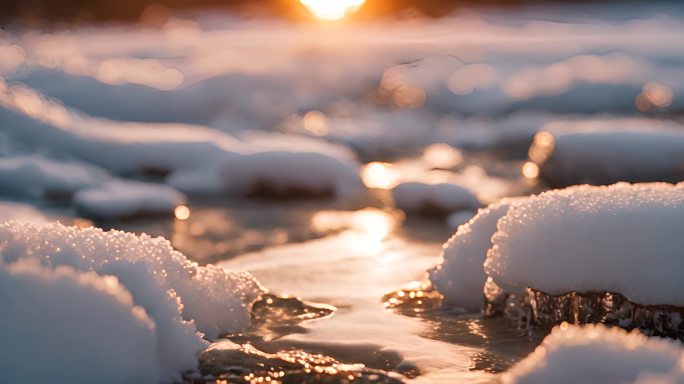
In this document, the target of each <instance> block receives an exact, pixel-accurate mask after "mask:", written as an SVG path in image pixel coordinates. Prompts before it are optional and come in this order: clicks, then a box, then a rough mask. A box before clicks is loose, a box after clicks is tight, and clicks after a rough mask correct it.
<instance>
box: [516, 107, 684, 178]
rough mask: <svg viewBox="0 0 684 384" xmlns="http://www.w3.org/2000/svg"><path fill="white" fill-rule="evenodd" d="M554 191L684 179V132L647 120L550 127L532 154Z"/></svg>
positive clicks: (672, 125)
mask: <svg viewBox="0 0 684 384" xmlns="http://www.w3.org/2000/svg"><path fill="white" fill-rule="evenodd" d="M529 156H530V160H531V161H533V162H534V163H536V164H537V165H538V166H539V170H540V176H541V178H542V179H544V180H545V181H546V182H548V183H549V184H550V185H552V186H568V185H573V184H584V183H586V184H603V185H607V184H612V183H615V182H618V181H628V182H652V181H667V182H676V181H681V180H684V169H683V168H682V163H684V127H682V126H681V125H679V124H676V123H673V122H662V121H654V120H647V119H597V120H584V121H571V122H555V123H551V124H548V125H546V126H545V127H544V130H543V131H541V132H539V133H538V134H537V135H536V136H535V139H534V141H533V144H532V146H531V147H530V151H529Z"/></svg>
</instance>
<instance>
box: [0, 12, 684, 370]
mask: <svg viewBox="0 0 684 384" xmlns="http://www.w3.org/2000/svg"><path fill="white" fill-rule="evenodd" d="M683 16H684V7H683V6H680V5H678V4H674V3H668V4H666V5H661V4H646V5H636V4H634V5H631V6H629V7H621V8H619V9H618V8H617V7H613V6H611V7H608V6H606V5H586V6H565V7H549V8H546V7H537V8H522V9H508V10H489V11H474V10H463V11H459V12H458V13H456V14H454V15H452V16H449V17H445V18H440V19H433V20H423V19H408V20H401V21H397V20H395V21H392V20H383V21H377V22H372V23H371V22H363V23H345V22H341V23H301V24H291V23H289V22H285V21H275V20H261V19H257V20H244V19H240V18H237V17H234V16H231V15H206V14H200V15H192V16H190V15H177V16H174V17H170V18H169V19H168V20H166V21H165V23H163V27H161V28H151V27H149V26H146V25H143V24H140V25H99V26H81V27H62V28H57V29H55V30H37V29H31V30H29V29H26V28H22V27H19V26H16V25H8V26H7V27H6V28H3V29H2V30H0V287H3V288H2V289H0V306H2V307H3V308H12V309H11V310H8V311H7V312H3V313H5V314H9V315H3V316H0V337H1V338H2V339H3V340H5V341H7V342H5V343H2V344H1V346H0V357H1V358H0V381H2V382H8V383H22V382H26V381H35V380H50V381H51V382H64V383H73V382H79V381H81V382H88V381H98V382H108V381H109V382H112V383H120V382H130V381H136V382H169V381H174V380H179V379H181V378H184V379H185V380H199V381H200V382H202V380H204V379H206V380H209V381H211V380H212V379H213V377H205V378H203V376H202V374H201V373H199V372H198V370H197V367H198V361H197V357H198V355H199V353H200V352H201V351H202V350H203V349H204V348H205V347H206V346H207V345H209V343H210V342H212V341H214V340H216V339H217V338H218V337H219V336H223V335H224V334H226V333H229V334H232V335H231V340H233V341H234V342H236V343H239V342H240V340H241V339H240V338H246V339H247V340H248V341H250V342H254V341H255V340H257V339H258V340H257V341H259V343H260V344H258V346H259V348H262V349H263V351H261V352H260V353H262V354H263V356H267V357H266V359H267V361H272V360H273V358H272V357H268V356H271V355H268V354H269V353H270V354H276V353H277V352H280V351H281V350H288V351H291V350H295V351H300V352H302V353H312V354H318V353H320V354H323V355H325V356H327V357H330V358H334V359H337V360H339V362H340V364H342V365H345V363H346V364H347V365H349V366H348V367H346V368H345V369H349V370H350V372H357V373H358V374H360V375H362V374H369V375H370V376H373V375H374V374H375V373H373V372H375V371H373V372H370V373H369V372H366V371H364V370H363V369H371V368H372V369H377V370H378V371H377V372H379V373H380V375H379V376H378V377H380V379H379V380H383V379H387V381H379V382H395V381H391V380H400V381H410V382H417V383H422V382H425V383H437V382H445V383H451V382H454V381H455V380H460V381H462V382H472V383H484V382H496V381H497V380H501V379H502V380H508V381H510V382H519V383H525V382H544V381H549V380H551V381H557V380H556V379H557V378H558V377H559V375H560V376H563V377H564V378H567V377H568V376H567V375H566V373H567V372H570V373H573V372H574V371H573V370H570V371H565V370H563V369H565V368H563V363H564V362H572V363H573V364H574V365H573V366H575V367H580V368H578V369H583V368H582V367H584V366H583V365H582V364H585V363H586V359H585V360H582V359H574V358H573V356H575V355H577V354H578V353H579V354H581V353H583V351H590V352H591V354H587V355H586V356H594V355H593V354H594V353H595V354H597V356H599V357H600V356H602V355H605V354H606V353H605V351H612V352H615V353H616V355H615V357H616V359H617V360H620V361H618V362H615V361H613V360H611V361H610V363H611V364H615V365H611V364H606V367H607V368H606V369H608V368H610V369H608V370H609V371H619V369H617V368H616V369H612V368H613V367H615V366H616V365H617V366H620V364H624V362H623V361H622V360H621V359H619V357H620V356H624V360H625V361H627V360H629V361H633V362H634V364H629V365H630V367H631V368H633V369H632V370H627V371H622V372H620V373H621V375H610V373H611V372H605V371H592V370H586V371H585V370H583V371H582V372H588V374H591V379H592V380H597V381H599V382H638V383H652V382H659V383H660V382H668V383H669V382H672V383H674V382H677V380H681V377H682V374H681V372H680V371H681V369H679V370H678V368H677V367H676V365H677V364H678V363H677V362H678V361H680V360H681V357H680V355H681V353H682V352H681V347H679V346H678V345H675V344H666V343H660V342H659V341H650V340H649V341H645V340H646V339H644V338H642V337H637V336H633V335H631V336H627V335H625V334H623V333H620V332H617V331H615V332H612V331H606V330H605V329H603V328H600V327H599V328H588V329H587V330H582V329H576V328H570V329H569V330H568V328H567V327H568V326H567V324H566V325H565V329H560V330H558V329H557V330H555V331H554V332H553V333H552V334H551V336H549V338H548V339H547V340H546V341H545V342H544V347H543V348H546V349H543V348H542V349H538V350H537V351H536V352H534V354H532V355H530V357H528V358H526V359H525V360H524V361H523V362H521V363H520V364H518V365H516V363H518V362H519V361H521V360H522V359H523V358H524V357H525V356H526V355H528V354H529V353H530V352H532V351H533V350H534V347H535V346H536V345H537V344H538V343H539V342H540V341H541V339H542V338H543V336H544V331H539V332H531V333H526V332H524V331H520V329H518V328H516V325H515V324H510V323H507V322H505V321H504V320H502V319H500V318H499V319H492V318H487V317H483V316H481V315H480V314H479V311H480V310H481V309H482V307H483V304H484V294H483V287H485V286H487V287H492V284H493V283H495V284H498V286H496V287H497V288H502V289H504V290H505V291H506V292H508V293H516V294H520V293H521V292H523V291H524V289H525V288H527V287H532V288H535V289H539V290H542V291H545V292H546V293H549V294H563V293H566V292H569V291H611V292H617V293H621V294H623V295H625V296H626V297H627V298H628V299H630V300H633V301H634V302H636V303H640V304H645V305H670V306H680V305H681V304H682V302H683V300H682V297H681V295H680V294H679V292H681V289H680V288H681V282H680V279H679V276H680V275H681V269H682V268H680V267H681V265H680V264H681V263H680V262H679V257H678V254H679V251H680V249H681V245H680V243H681V240H680V239H681V236H679V234H678V229H679V228H680V227H681V222H682V214H681V211H682V206H684V205H683V204H682V190H683V189H682V186H681V185H679V186H676V187H675V186H672V185H650V186H638V187H630V186H627V185H620V186H614V187H610V188H590V187H582V188H577V187H571V188H569V189H567V190H565V191H556V192H548V193H544V194H542V195H540V196H539V197H532V198H528V197H526V196H529V195H533V194H537V193H540V192H543V191H545V190H547V189H549V188H550V187H556V186H563V187H565V186H571V185H575V184H580V183H593V184H611V183H613V182H617V181H630V182H644V181H668V182H674V181H681V180H684V170H683V169H682V161H684V159H683V158H682V156H683V155H682V153H684V151H683V150H682V149H683V148H684V125H683V124H684V121H683V119H682V115H681V112H682V109H683V108H684V98H683V97H682V94H684V71H682V66H683V65H684V53H683V52H682V50H681V47H682V46H684V22H683V21H682V20H684V17H683ZM516 196H523V197H520V198H518V197H516ZM508 197H514V198H508ZM490 204H491V205H490ZM478 209H480V210H479V211H478ZM12 220H18V221H20V222H21V223H19V222H15V221H12ZM55 221H61V222H62V223H64V224H66V225H74V227H66V226H62V225H60V224H56V223H54V222H55ZM461 224H463V225H461ZM91 226H96V227H101V228H104V229H105V230H109V229H114V230H123V231H128V232H132V233H125V232H119V231H112V232H102V231H100V230H99V229H94V228H90V227H91ZM454 231H455V234H454ZM141 233H149V234H151V235H153V236H163V237H164V238H166V239H168V242H167V240H164V239H153V238H151V237H148V236H145V235H141V236H138V235H134V234H141ZM450 236H452V237H451V239H450V240H448V239H449V238H450ZM447 240H448V241H447ZM445 241H447V242H446V244H444V247H443V249H442V244H443V243H444V242H445ZM172 247H173V248H172ZM174 249H177V250H178V251H175V250H174ZM440 249H442V251H441V257H440ZM549 250H552V254H553V257H549V256H548V254H549ZM213 264H218V265H220V266H221V267H223V268H226V269H222V268H220V267H217V266H215V265H213ZM245 272H250V273H251V274H249V273H245ZM654 276H655V277H654ZM488 278H489V279H490V281H489V282H487V279H488ZM656 278H657V279H656ZM654 279H656V280H657V281H656V282H655V283H654V282H653V280H654ZM428 281H430V282H431V283H432V284H433V286H434V288H436V289H437V291H431V290H429V289H427V288H426V286H425V284H427V283H428ZM634 281H638V282H639V284H636V285H635V284H634ZM644 282H651V283H652V284H651V283H649V284H645V283H644ZM642 283H644V284H642ZM402 287H403V288H404V289H403V290H402ZM265 290H269V292H270V293H272V294H274V295H276V297H277V296H278V295H284V294H291V295H295V296H297V297H300V298H302V299H303V300H307V301H311V302H315V303H321V304H324V305H327V306H328V307H325V308H328V310H330V308H332V307H334V310H332V311H333V314H332V315H331V316H326V317H325V318H316V320H315V321H303V322H301V323H297V324H295V325H292V324H290V323H288V324H278V321H282V318H279V317H277V316H276V317H275V318H269V317H266V318H260V317H259V316H257V315H254V317H253V318H251V320H250V309H251V305H252V303H253V302H254V301H255V300H256V299H257V296H258V295H259V294H260V293H261V292H264V291H265ZM10 292H11V293H10ZM436 292H441V295H443V297H441V298H440V301H439V302H440V303H441V304H444V306H442V307H438V308H433V307H430V306H429V305H428V303H429V302H430V300H431V299H430V298H432V297H433V296H430V295H432V294H435V295H436V294H437V293H436ZM406 295H414V296H415V297H414V296H411V297H410V300H409V299H406V297H405V296H406ZM416 295H420V296H416ZM423 295H425V296H423ZM383 297H384V299H383ZM281 298H282V297H281ZM393 300H394V301H393ZM295 301H296V300H295ZM403 301H407V302H409V303H412V304H411V305H415V307H408V310H407V309H406V308H405V307H401V306H399V305H395V304H396V303H399V302H403ZM56 302H59V303H61V304H60V305H61V306H55V305H54V303H56ZM296 302H297V303H298V304H297V305H300V304H301V302H299V301H296ZM271 304H272V303H271ZM301 305H304V304H301ZM330 306H332V307H330ZM267 308H268V305H267ZM396 308H399V309H396ZM402 308H403V309H402ZM38 310H39V311H40V312H39V313H37V311H38ZM273 311H275V312H277V310H273ZM311 316H312V317H310V318H309V319H314V318H315V317H314V316H313V315H311ZM303 318H305V319H306V318H307V317H306V316H304V317H303ZM680 320H681V319H680ZM255 321H256V323H257V324H262V323H269V322H270V323H276V324H275V325H274V324H270V325H269V326H271V328H269V329H270V330H271V331H272V332H271V333H268V334H267V336H268V337H264V334H263V333H259V332H256V331H255V329H254V327H255ZM262 325H263V324H262ZM279 325H280V327H279ZM562 327H563V326H561V328H562ZM105 328H107V329H111V332H109V333H103V332H102V329H105ZM237 331H241V332H240V333H236V332H237ZM563 332H564V333H563ZM568 335H570V336H568ZM259 338H261V339H259ZM27 340H30V341H31V342H27ZM73 340H78V344H73V353H64V352H70V351H71V349H70V348H72V347H71V346H70V348H61V349H60V351H61V352H62V353H60V359H55V360H52V359H51V356H54V355H55V348H56V347H55V346H62V345H64V344H70V343H71V341H73ZM572 340H574V341H572ZM595 340H602V341H604V342H605V343H603V344H601V345H598V344H599V343H597V342H596V341H595ZM255 345H256V344H255ZM635 346H636V347H635ZM637 347H638V348H637ZM213 348H215V349H216V350H222V349H227V350H233V349H236V348H238V346H237V345H236V344H233V342H232V341H225V340H224V341H223V342H222V343H217V344H213ZM240 348H244V345H242V346H240ZM93 349H95V350H96V351H97V353H91V350H93ZM122 350H134V351H135V352H136V353H135V354H129V353H122ZM218 353H219V355H220V354H221V353H222V352H218ZM653 354H656V355H658V356H661V355H662V356H665V357H666V358H665V357H664V358H663V359H660V360H661V363H662V364H660V365H658V364H656V363H653V364H651V360H649V359H647V358H644V355H653ZM255 355H259V354H255ZM36 356H38V357H36ZM240 356H242V358H245V356H244V355H240ZM259 356H261V355H259ZM568 356H569V357H568ZM580 357H582V356H580ZM269 359H270V360H269ZM34 360H37V361H38V363H39V364H38V365H39V366H40V369H39V370H36V369H33V367H35V364H33V362H34ZM200 361H202V360H201V359H200ZM230 362H231V364H237V365H238V366H240V364H241V363H244V364H243V367H247V366H249V365H248V364H247V360H244V361H230ZM29 363H30V364H29ZM641 363H643V365H640V364H641ZM354 364H365V367H363V368H359V366H355V365H354ZM257 365H258V364H257ZM303 366H304V367H305V365H303ZM558 366H561V367H560V368H559V369H555V368H558ZM230 367H232V366H231V365H225V366H223V368H222V369H224V370H229V369H228V368H230ZM511 367H513V368H512V370H511V371H510V372H509V373H508V374H504V375H501V376H499V375H498V373H500V372H502V371H505V370H507V369H509V368H511ZM306 369H308V368H306ZM345 372H346V371H345ZM247 373H249V372H247ZM306 373H307V374H308V373H310V372H306ZM319 373H320V372H319ZM326 374H329V375H330V376H331V377H335V374H334V373H333V374H330V373H329V372H328V373H326ZM307 377H308V380H311V376H307ZM345 378H346V376H345ZM584 379H586V377H583V378H579V377H578V378H577V380H575V381H578V380H579V381H583V380H584ZM344 380H346V379H344ZM587 380H588V379H587ZM657 380H660V381H657ZM668 380H670V381H668ZM571 381H572V380H571ZM334 382H337V381H334ZM340 382H344V381H340ZM371 382H373V381H371Z"/></svg>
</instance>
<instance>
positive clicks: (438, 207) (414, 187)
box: [392, 182, 482, 215]
mask: <svg viewBox="0 0 684 384" xmlns="http://www.w3.org/2000/svg"><path fill="white" fill-rule="evenodd" d="M392 197H393V198H394V204H395V205H396V206H397V207H398V208H400V209H402V210H404V211H406V212H409V213H420V214H428V215H448V214H449V213H452V212H456V211H461V210H472V209H476V208H479V207H481V206H482V203H480V201H479V200H478V199H477V197H476V196H475V195H474V194H473V193H472V192H471V191H469V190H467V189H465V188H463V187H461V186H459V185H456V184H449V183H440V184H426V183H420V182H407V183H402V184H399V185H397V186H396V187H395V188H394V189H393V190H392Z"/></svg>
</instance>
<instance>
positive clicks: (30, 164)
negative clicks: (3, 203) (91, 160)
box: [0, 155, 186, 220]
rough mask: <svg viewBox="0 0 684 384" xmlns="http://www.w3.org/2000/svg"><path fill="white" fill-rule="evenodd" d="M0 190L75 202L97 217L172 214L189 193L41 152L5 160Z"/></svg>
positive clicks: (0, 172)
mask: <svg viewBox="0 0 684 384" xmlns="http://www.w3.org/2000/svg"><path fill="white" fill-rule="evenodd" d="M0 194H3V195H8V196H13V197H19V198H26V197H32V198H34V199H44V200H59V201H71V202H72V203H73V204H74V206H75V207H76V208H77V209H78V210H79V211H80V212H81V213H83V214H85V215H87V216H89V217H93V218H97V219H110V220H111V219H122V218H130V217H133V216H138V215H155V214H169V215H170V214H171V213H172V212H173V210H174V208H175V207H176V206H177V205H179V204H183V203H185V201H186V199H185V196H184V195H183V194H182V193H180V192H178V191H176V190H174V189H173V188H171V187H169V186H165V185H159V184H153V183H147V182H142V181H130V180H125V179H117V178H115V177H113V176H111V175H110V174H109V173H108V172H106V171H105V170H103V169H101V168H99V167H96V166H93V165H90V164H86V163H79V162H73V161H72V162H65V161H60V160H56V159H50V158H47V157H43V156H40V155H28V156H13V157H5V158H0Z"/></svg>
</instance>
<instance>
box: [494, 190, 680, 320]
mask: <svg viewBox="0 0 684 384" xmlns="http://www.w3.org/2000/svg"><path fill="white" fill-rule="evenodd" d="M683 225H684V185H682V184H679V185H672V184H666V183H652V184H627V183H619V184H615V185H612V186H608V187H592V186H586V185H585V186H576V187H570V188H567V189H563V190H553V191H549V192H545V193H542V194H540V195H538V196H533V197H530V198H529V199H527V200H524V201H522V202H519V203H517V204H515V205H513V206H512V208H511V209H509V211H508V213H507V214H506V215H505V216H504V217H503V218H502V219H500V220H499V221H498V223H497V232H496V234H494V236H493V238H492V242H493V246H492V248H491V250H490V251H489V253H488V256H487V260H486V262H485V264H484V266H485V271H486V272H487V274H488V275H489V276H491V277H492V278H493V280H494V282H495V283H496V284H497V285H498V286H499V287H501V288H502V289H504V290H505V291H506V292H509V293H522V292H523V291H524V289H525V288H526V287H530V288H533V289H536V290H540V291H543V292H545V293H547V294H551V295H557V294H563V293H568V292H615V293H620V294H622V295H624V296H625V297H626V298H627V299H629V300H630V301H632V302H634V303H637V304H641V305H674V306H680V307H681V306H684V299H683V298H682V295H680V294H679V292H681V291H682V290H683V289H684V282H683V281H682V279H681V276H680V271H681V270H682V268H681V266H682V258H681V250H682V249H684V238H683V237H682V236H681V232H680V228H681V227H682V226H683Z"/></svg>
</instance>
